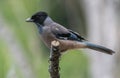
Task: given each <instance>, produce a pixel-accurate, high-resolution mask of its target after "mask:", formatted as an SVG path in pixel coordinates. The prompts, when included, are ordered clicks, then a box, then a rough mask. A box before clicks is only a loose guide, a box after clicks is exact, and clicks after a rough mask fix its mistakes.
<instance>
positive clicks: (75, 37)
mask: <svg viewBox="0 0 120 78" xmlns="http://www.w3.org/2000/svg"><path fill="white" fill-rule="evenodd" d="M26 22H33V23H34V24H35V25H36V26H37V28H38V32H39V34H40V37H41V39H42V41H43V42H44V43H45V45H46V46H47V47H48V48H51V42H52V41H54V40H56V41H59V42H60V45H59V50H60V53H63V52H66V51H67V50H72V49H81V48H83V49H86V48H88V49H92V50H96V51H98V52H102V53H106V54H110V55H112V54H113V53H115V51H113V50H111V49H109V48H106V47H104V46H101V45H98V44H93V43H91V42H89V41H88V40H86V39H85V38H83V37H82V36H80V34H79V33H77V32H75V31H72V30H70V29H67V28H65V27H64V26H62V25H61V24H59V23H57V22H55V21H53V20H52V19H51V18H50V17H49V15H48V14H47V13H46V12H43V11H39V12H37V13H35V14H33V15H32V16H31V17H30V18H27V19H26Z"/></svg>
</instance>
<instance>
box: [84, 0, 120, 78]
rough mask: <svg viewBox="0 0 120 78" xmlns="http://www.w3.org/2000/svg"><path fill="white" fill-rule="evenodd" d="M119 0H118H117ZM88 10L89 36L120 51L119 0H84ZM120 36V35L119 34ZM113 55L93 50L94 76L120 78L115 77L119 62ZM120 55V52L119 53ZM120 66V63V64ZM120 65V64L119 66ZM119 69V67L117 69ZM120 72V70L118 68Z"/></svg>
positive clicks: (91, 54)
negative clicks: (119, 27) (119, 45)
mask: <svg viewBox="0 0 120 78" xmlns="http://www.w3.org/2000/svg"><path fill="white" fill-rule="evenodd" d="M117 1H118V2H117ZM83 2H84V7H85V12H86V19H87V24H88V25H87V26H88V28H87V29H88V37H89V40H91V41H92V42H94V43H95V42H96V43H98V44H101V45H104V46H106V47H109V48H111V49H113V50H115V51H119V47H117V46H118V42H120V41H119V40H118V39H119V38H118V35H120V34H119V33H118V32H117V29H118V24H119V22H118V21H117V9H116V6H118V5H117V3H119V2H120V1H119V0H92V1H91V0H84V1H83ZM119 37H120V36H119ZM117 54H118V53H116V54H115V55H113V56H110V55H107V54H102V53H98V52H93V51H91V53H90V57H91V73H92V78H119V76H118V77H114V72H115V71H116V70H114V69H115V67H116V65H117V63H116V62H115V60H116V59H115V58H116V56H117ZM119 57H120V54H119ZM119 66H120V65H119ZM117 67H118V66H117ZM117 70H118V69H117ZM118 71H119V72H120V70H118Z"/></svg>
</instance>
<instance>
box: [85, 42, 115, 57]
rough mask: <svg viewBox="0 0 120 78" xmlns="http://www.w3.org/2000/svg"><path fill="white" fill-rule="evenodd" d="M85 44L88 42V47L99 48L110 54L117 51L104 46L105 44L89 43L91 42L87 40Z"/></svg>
mask: <svg viewBox="0 0 120 78" xmlns="http://www.w3.org/2000/svg"><path fill="white" fill-rule="evenodd" d="M85 44H86V46H87V48H89V49H93V50H97V51H100V52H103V53H107V54H110V55H112V54H113V53H115V52H114V51H113V50H111V49H108V48H106V47H103V46H100V45H96V44H92V43H89V42H85Z"/></svg>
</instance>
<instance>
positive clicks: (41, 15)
mask: <svg viewBox="0 0 120 78" xmlns="http://www.w3.org/2000/svg"><path fill="white" fill-rule="evenodd" d="M47 16H48V14H47V13H46V12H37V13H35V14H34V15H32V17H31V18H28V19H27V20H26V21H27V22H35V23H39V24H43V23H44V21H45V19H46V18H47Z"/></svg>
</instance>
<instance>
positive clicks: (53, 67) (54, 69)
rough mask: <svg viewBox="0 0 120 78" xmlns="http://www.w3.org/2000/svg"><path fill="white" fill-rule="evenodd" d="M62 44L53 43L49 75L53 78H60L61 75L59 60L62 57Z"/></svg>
mask: <svg viewBox="0 0 120 78" xmlns="http://www.w3.org/2000/svg"><path fill="white" fill-rule="evenodd" d="M59 45H60V43H59V42H58V41H52V43H51V52H50V58H49V60H50V66H49V73H50V77H51V78H60V74H59V58H60V56H61V54H60V50H59Z"/></svg>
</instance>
